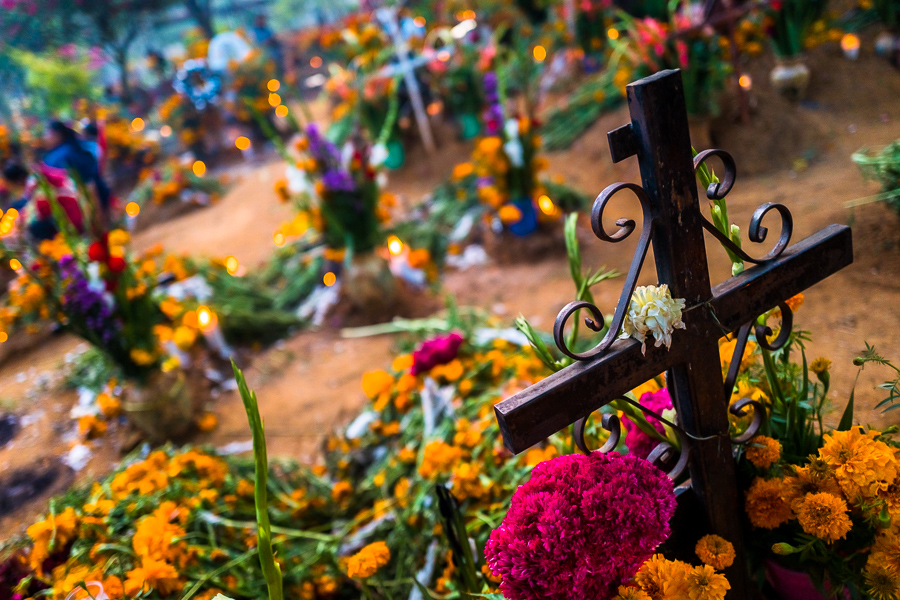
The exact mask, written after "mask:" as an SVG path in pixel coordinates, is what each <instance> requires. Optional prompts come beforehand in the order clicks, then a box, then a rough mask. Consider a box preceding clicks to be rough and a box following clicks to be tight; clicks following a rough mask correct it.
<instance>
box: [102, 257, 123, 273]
mask: <svg viewBox="0 0 900 600" xmlns="http://www.w3.org/2000/svg"><path fill="white" fill-rule="evenodd" d="M106 266H107V267H109V270H110V271H112V272H113V273H121V272H122V271H124V270H125V266H126V265H125V259H124V258H122V257H121V256H111V257H110V258H109V262H107V263H106Z"/></svg>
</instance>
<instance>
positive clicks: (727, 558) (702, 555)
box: [694, 534, 734, 571]
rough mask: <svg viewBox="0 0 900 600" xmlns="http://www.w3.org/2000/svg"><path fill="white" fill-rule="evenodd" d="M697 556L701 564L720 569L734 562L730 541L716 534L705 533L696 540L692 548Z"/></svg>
mask: <svg viewBox="0 0 900 600" xmlns="http://www.w3.org/2000/svg"><path fill="white" fill-rule="evenodd" d="M694 552H696V553H697V557H698V558H699V559H700V560H701V561H703V564H705V565H709V566H711V567H713V568H714V569H717V570H719V571H722V570H723V569H727V568H728V567H730V566H731V564H732V563H733V562H734V546H732V545H731V542H729V541H728V540H726V539H725V538H723V537H720V536H718V535H712V534H711V535H705V536H703V537H702V538H700V541H699V542H697V546H696V547H695V548H694Z"/></svg>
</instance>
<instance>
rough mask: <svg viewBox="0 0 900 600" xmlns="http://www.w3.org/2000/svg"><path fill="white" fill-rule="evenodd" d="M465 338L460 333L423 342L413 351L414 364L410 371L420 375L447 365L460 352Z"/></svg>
mask: <svg viewBox="0 0 900 600" xmlns="http://www.w3.org/2000/svg"><path fill="white" fill-rule="evenodd" d="M462 343H463V338H462V336H461V335H459V334H458V333H451V334H450V335H445V336H441V337H438V338H434V339H432V340H428V341H426V342H423V343H422V345H421V346H419V349H418V350H416V351H415V352H413V366H412V369H411V370H410V373H412V374H413V375H418V374H420V373H425V372H427V371H430V370H431V369H433V368H434V367H436V366H438V365H445V364H447V363H448V362H450V361H451V360H453V359H454V358H456V355H457V354H459V347H460V346H462Z"/></svg>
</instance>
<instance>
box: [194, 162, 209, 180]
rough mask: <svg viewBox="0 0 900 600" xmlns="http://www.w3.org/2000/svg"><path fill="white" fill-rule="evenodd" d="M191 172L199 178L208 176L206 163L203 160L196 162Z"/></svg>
mask: <svg viewBox="0 0 900 600" xmlns="http://www.w3.org/2000/svg"><path fill="white" fill-rule="evenodd" d="M191 170H192V171H193V172H194V175H196V176H197V177H203V176H204V175H205V174H206V163H205V162H203V161H202V160H195V161H194V164H193V165H191Z"/></svg>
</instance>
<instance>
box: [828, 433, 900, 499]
mask: <svg viewBox="0 0 900 600" xmlns="http://www.w3.org/2000/svg"><path fill="white" fill-rule="evenodd" d="M878 435H879V432H877V431H874V430H869V431H868V432H863V430H862V428H861V427H851V428H850V429H849V430H848V431H832V432H831V433H829V434H826V435H825V437H824V444H823V445H822V447H821V448H819V457H820V458H821V459H822V460H823V461H824V462H825V463H826V464H827V465H828V466H829V467H831V468H833V469H834V475H835V478H836V479H837V482H838V484H840V486H841V490H843V492H844V495H845V496H846V497H847V498H849V499H851V500H852V499H855V498H857V497H862V498H873V497H875V496H876V495H878V493H879V492H884V491H886V490H887V489H888V488H889V487H890V486H891V484H892V483H894V481H895V480H896V479H897V474H898V464H897V459H896V457H895V455H894V450H892V449H891V448H890V446H888V445H887V444H885V443H884V442H882V441H880V440H877V439H875V438H876V437H877V436H878Z"/></svg>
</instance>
